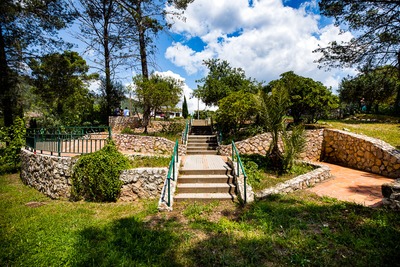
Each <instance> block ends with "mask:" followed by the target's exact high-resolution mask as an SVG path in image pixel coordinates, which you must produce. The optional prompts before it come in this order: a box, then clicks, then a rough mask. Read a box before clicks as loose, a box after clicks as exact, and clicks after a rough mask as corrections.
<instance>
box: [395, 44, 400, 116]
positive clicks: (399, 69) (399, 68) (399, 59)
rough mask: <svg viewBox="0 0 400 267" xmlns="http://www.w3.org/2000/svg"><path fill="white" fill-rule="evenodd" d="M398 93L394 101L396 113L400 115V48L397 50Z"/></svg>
mask: <svg viewBox="0 0 400 267" xmlns="http://www.w3.org/2000/svg"><path fill="white" fill-rule="evenodd" d="M397 80H398V82H397V95H396V101H395V102H394V115H396V116H400V50H399V52H397Z"/></svg>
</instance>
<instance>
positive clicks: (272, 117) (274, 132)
mask: <svg viewBox="0 0 400 267" xmlns="http://www.w3.org/2000/svg"><path fill="white" fill-rule="evenodd" d="M261 95H262V97H263V99H264V113H263V115H262V120H263V122H264V125H265V128H266V129H267V131H270V132H271V136H272V141H271V144H270V147H269V151H268V156H269V160H270V161H271V163H272V168H273V169H274V170H276V171H278V172H279V173H287V172H290V171H291V168H292V166H293V162H294V160H295V159H296V158H297V157H298V155H299V154H300V153H301V152H302V151H303V149H304V147H305V142H306V140H305V137H304V128H303V127H302V126H301V125H298V126H296V127H294V128H293V129H292V132H291V133H288V132H287V130H286V125H285V116H286V111H287V107H288V106H289V101H288V99H289V95H288V92H287V90H286V88H285V87H284V85H282V84H281V83H276V84H275V87H274V88H272V91H271V92H270V93H268V94H265V93H261ZM279 141H281V142H282V144H283V146H282V147H280V146H279Z"/></svg>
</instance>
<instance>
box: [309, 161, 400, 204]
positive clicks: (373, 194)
mask: <svg viewBox="0 0 400 267" xmlns="http://www.w3.org/2000/svg"><path fill="white" fill-rule="evenodd" d="M319 164H324V165H326V166H328V167H329V168H330V169H331V174H332V178H331V179H329V180H326V181H323V182H321V183H319V184H316V185H315V186H314V187H312V188H309V189H307V190H308V191H310V192H314V193H316V194H317V195H319V196H329V197H333V198H336V199H339V200H344V201H349V202H355V203H357V204H361V205H364V206H368V207H379V206H381V205H382V193H381V185H382V184H384V183H390V182H392V181H393V179H391V178H387V177H384V176H381V175H377V174H373V173H369V172H364V171H359V170H354V169H350V168H346V167H342V166H339V165H334V164H330V163H326V162H319Z"/></svg>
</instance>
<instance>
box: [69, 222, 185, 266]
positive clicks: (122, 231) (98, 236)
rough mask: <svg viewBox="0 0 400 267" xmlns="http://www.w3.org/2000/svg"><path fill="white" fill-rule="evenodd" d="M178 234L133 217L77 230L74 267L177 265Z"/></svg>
mask: <svg viewBox="0 0 400 267" xmlns="http://www.w3.org/2000/svg"><path fill="white" fill-rule="evenodd" d="M177 241H178V236H177V235H176V234H174V233H171V232H169V231H167V230H162V229H156V230H154V229H151V228H150V227H147V226H146V225H145V223H143V222H142V221H141V220H139V219H137V218H135V217H132V218H124V219H120V220H116V221H114V222H113V223H111V224H110V225H106V226H104V227H101V228H99V227H88V228H86V229H84V230H82V231H81V232H80V238H79V240H78V242H77V244H76V246H75V257H74V258H75V259H76V263H75V264H73V265H76V266H180V265H179V264H178V263H177V262H176V261H175V259H174V253H173V250H174V246H175V245H176V242H177Z"/></svg>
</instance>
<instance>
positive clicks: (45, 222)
mask: <svg viewBox="0 0 400 267" xmlns="http://www.w3.org/2000/svg"><path fill="white" fill-rule="evenodd" d="M28 203H30V204H29V205H28ZM156 205H157V201H156V200H154V201H141V202H135V203H120V202H117V203H106V204H99V203H89V202H77V203H73V202H66V201H57V200H50V199H48V198H46V197H44V196H43V195H42V194H41V193H39V192H37V191H36V190H34V189H31V188H29V187H27V186H25V185H23V184H22V183H21V181H20V179H19V177H18V175H5V176H0V240H1V247H2V249H1V250H0V266H399V264H400V253H398V252H399V250H400V243H399V242H398V238H397V237H398V236H400V224H399V221H400V213H398V212H393V211H389V210H384V209H371V208H366V207H362V206H360V205H355V204H351V203H346V202H341V201H337V200H334V199H331V198H320V197H317V196H316V195H313V194H309V193H307V192H304V191H303V192H296V193H294V194H290V195H287V196H272V197H270V198H268V199H267V200H264V201H259V202H256V203H253V204H250V205H248V206H245V207H242V206H240V205H238V204H235V203H230V202H228V203H226V202H223V203H218V202H213V203H211V204H198V203H191V204H180V205H175V207H174V211H173V212H165V213H158V212H157V211H156Z"/></svg>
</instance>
